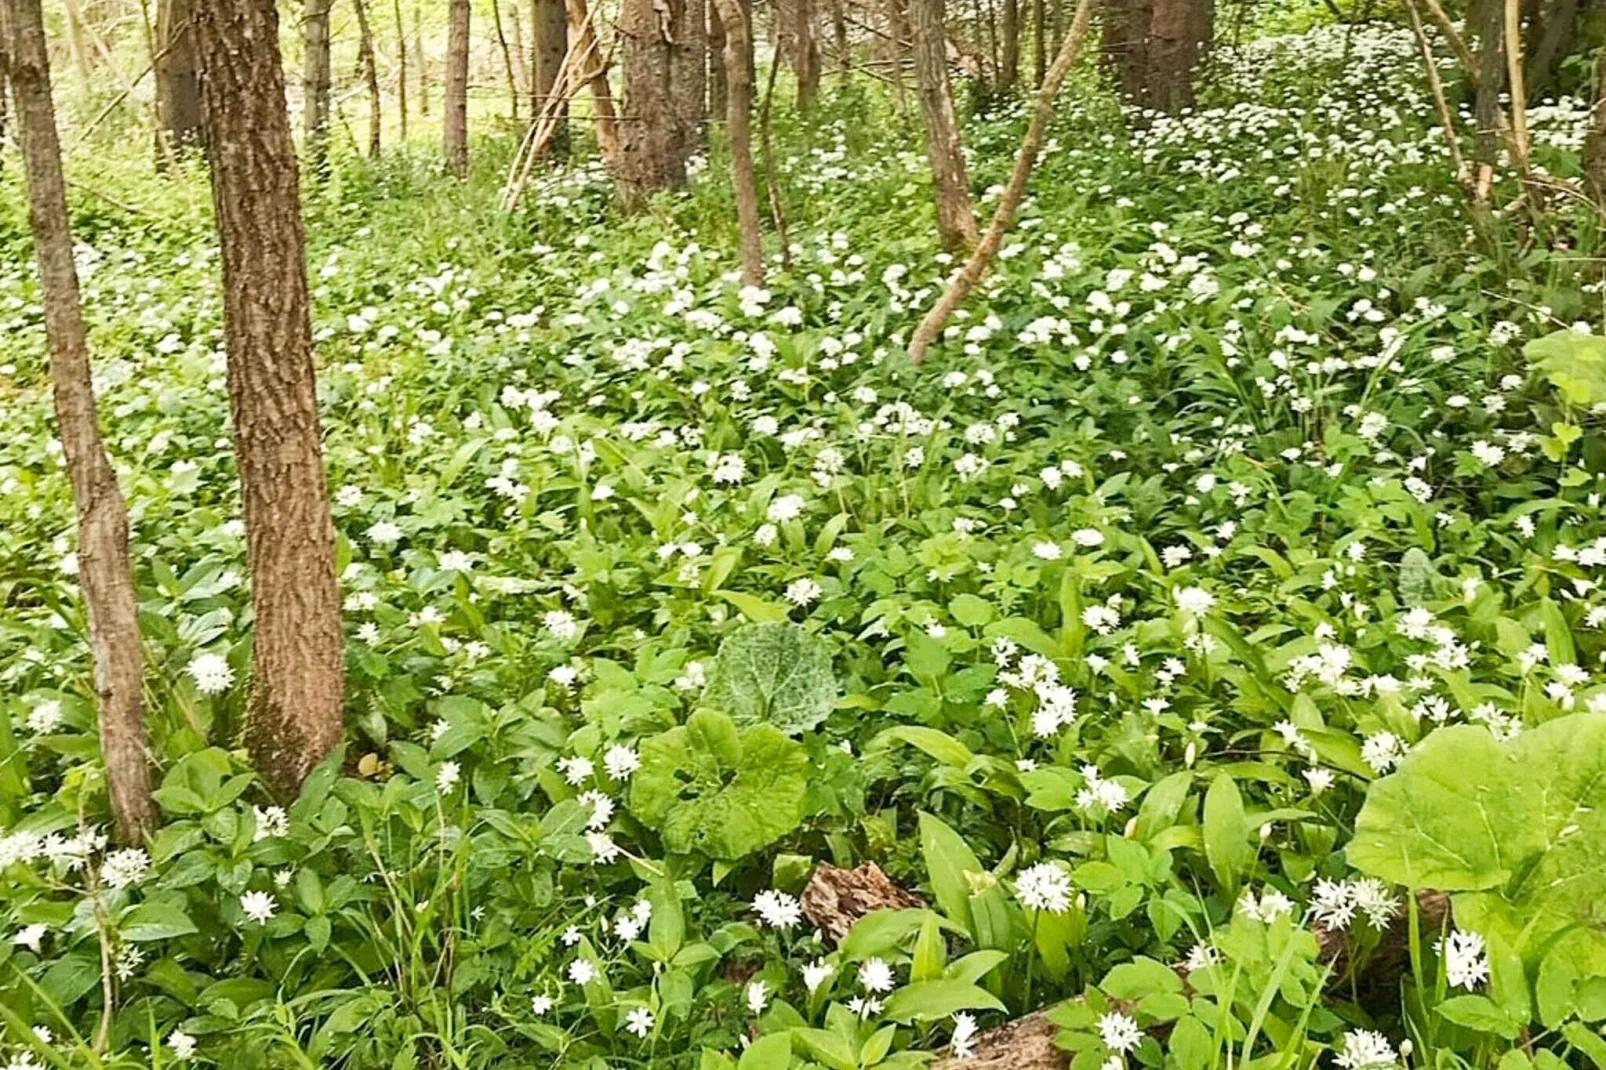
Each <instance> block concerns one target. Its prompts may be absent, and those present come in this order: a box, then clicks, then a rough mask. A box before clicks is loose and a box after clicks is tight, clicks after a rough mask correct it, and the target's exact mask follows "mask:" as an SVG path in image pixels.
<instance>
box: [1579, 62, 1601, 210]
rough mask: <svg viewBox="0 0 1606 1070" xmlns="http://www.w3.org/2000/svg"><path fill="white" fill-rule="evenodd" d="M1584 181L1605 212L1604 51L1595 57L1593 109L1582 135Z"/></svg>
mask: <svg viewBox="0 0 1606 1070" xmlns="http://www.w3.org/2000/svg"><path fill="white" fill-rule="evenodd" d="M1584 179H1585V181H1586V183H1587V184H1588V186H1589V190H1590V193H1591V194H1592V195H1593V196H1594V198H1595V203H1596V204H1597V205H1599V206H1600V207H1601V209H1602V210H1606V49H1602V50H1601V51H1600V52H1599V53H1598V54H1597V55H1596V57H1595V107H1594V109H1593V110H1592V111H1591V112H1590V116H1589V132H1588V133H1586V134H1585V135H1584Z"/></svg>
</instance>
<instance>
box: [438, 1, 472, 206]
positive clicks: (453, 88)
mask: <svg viewBox="0 0 1606 1070" xmlns="http://www.w3.org/2000/svg"><path fill="white" fill-rule="evenodd" d="M468 16H469V0H451V20H452V21H451V25H450V27H449V28H448V31H447V35H446V97H445V99H444V101H443V102H442V104H441V116H442V120H441V132H442V141H441V144H442V147H443V149H444V151H445V155H446V166H447V167H450V168H451V169H452V173H453V174H455V175H456V176H457V177H458V178H466V177H467V176H468Z"/></svg>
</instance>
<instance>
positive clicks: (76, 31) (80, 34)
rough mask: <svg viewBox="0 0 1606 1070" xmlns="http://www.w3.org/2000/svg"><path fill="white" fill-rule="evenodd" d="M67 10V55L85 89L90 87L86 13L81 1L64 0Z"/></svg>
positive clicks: (63, 3)
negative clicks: (85, 41)
mask: <svg viewBox="0 0 1606 1070" xmlns="http://www.w3.org/2000/svg"><path fill="white" fill-rule="evenodd" d="M62 7H63V8H64V9H65V15H66V18H65V19H64V21H65V23H66V27H67V54H68V55H70V56H71V57H72V65H73V70H75V71H77V72H78V80H79V82H80V83H82V84H83V86H84V87H85V88H88V87H89V84H90V78H89V51H88V49H86V48H85V47H84V12H83V5H82V4H81V3H80V2H79V0H63V2H62Z"/></svg>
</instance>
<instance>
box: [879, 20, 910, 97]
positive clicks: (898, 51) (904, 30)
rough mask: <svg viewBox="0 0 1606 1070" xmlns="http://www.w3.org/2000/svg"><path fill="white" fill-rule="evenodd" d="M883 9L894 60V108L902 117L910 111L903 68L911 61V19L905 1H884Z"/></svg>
mask: <svg viewBox="0 0 1606 1070" xmlns="http://www.w3.org/2000/svg"><path fill="white" fill-rule="evenodd" d="M882 9H883V11H884V12H885V13H886V24H887V36H888V37H890V38H891V41H890V43H889V47H888V50H887V51H888V52H889V53H890V54H891V59H892V107H893V110H894V111H895V112H896V113H897V114H898V115H900V116H901V115H904V114H905V113H907V112H908V110H909V101H908V99H907V97H906V96H905V93H904V85H903V68H904V66H905V65H906V64H907V63H908V61H909V49H910V45H909V19H908V16H907V13H906V12H905V11H904V6H903V0H882Z"/></svg>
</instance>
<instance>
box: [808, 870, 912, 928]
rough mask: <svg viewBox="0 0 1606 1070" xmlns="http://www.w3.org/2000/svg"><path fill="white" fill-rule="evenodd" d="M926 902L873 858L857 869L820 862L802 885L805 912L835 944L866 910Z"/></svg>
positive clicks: (904, 906)
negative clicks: (892, 876) (806, 882)
mask: <svg viewBox="0 0 1606 1070" xmlns="http://www.w3.org/2000/svg"><path fill="white" fill-rule="evenodd" d="M925 905H926V904H925V901H924V900H922V899H921V898H920V897H919V896H917V895H912V894H910V893H909V892H906V891H904V890H903V889H902V888H900V887H898V886H897V885H896V884H893V883H892V881H891V880H890V879H888V877H887V875H886V874H885V873H883V872H881V867H880V866H878V865H876V864H875V863H874V862H866V863H865V864H864V865H862V866H859V867H858V868H857V869H841V868H839V867H837V866H833V865H832V864H831V863H829V862H821V863H820V864H819V866H817V867H816V868H815V870H814V876H812V877H810V878H809V883H808V887H806V888H804V889H803V916H804V917H806V918H808V919H809V920H810V921H812V922H813V923H814V927H815V928H817V929H819V930H820V932H822V933H824V934H825V935H826V936H827V937H828V938H830V941H831V942H832V943H833V944H839V943H841V942H842V938H843V937H844V936H846V935H847V934H848V930H849V929H851V928H853V923H854V922H856V921H858V920H859V919H860V918H862V917H864V916H865V915H866V914H870V913H873V912H875V911H877V910H887V909H891V910H903V909H906V908H908V907H923V906H925Z"/></svg>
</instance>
